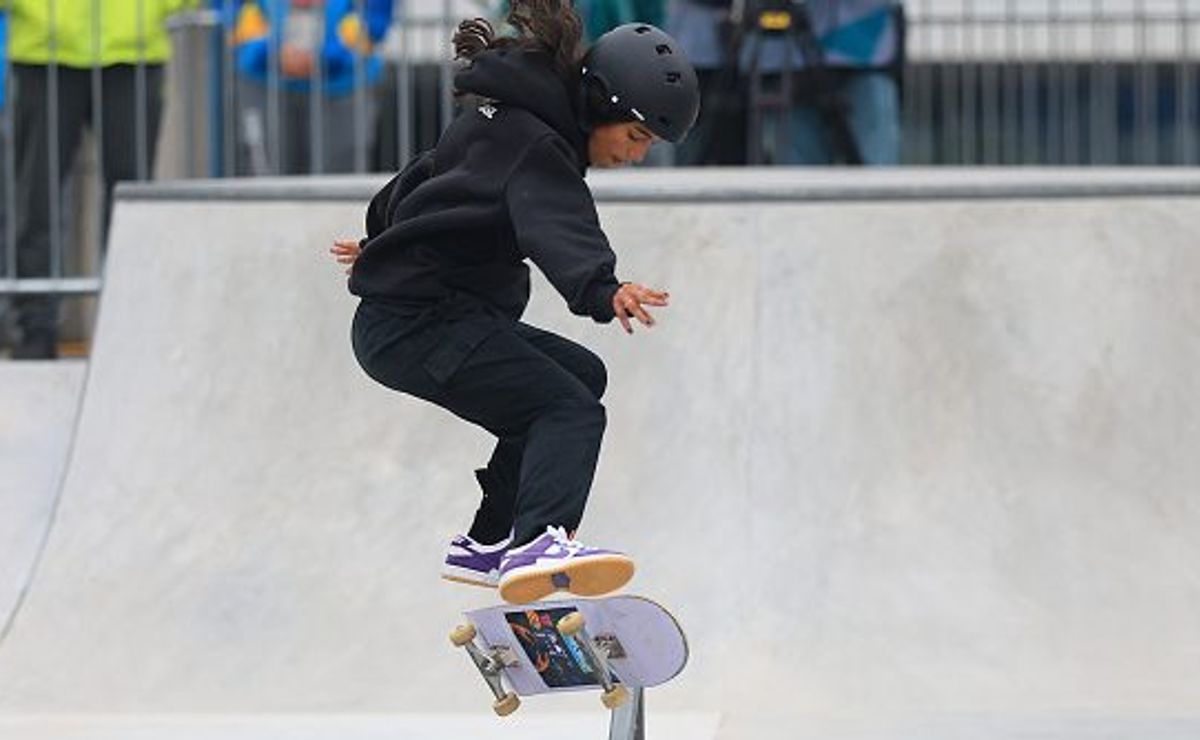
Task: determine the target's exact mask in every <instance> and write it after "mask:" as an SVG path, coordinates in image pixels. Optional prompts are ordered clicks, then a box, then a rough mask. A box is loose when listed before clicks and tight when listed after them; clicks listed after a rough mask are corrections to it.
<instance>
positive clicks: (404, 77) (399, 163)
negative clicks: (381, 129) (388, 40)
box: [396, 3, 413, 169]
mask: <svg viewBox="0 0 1200 740" xmlns="http://www.w3.org/2000/svg"><path fill="white" fill-rule="evenodd" d="M402 12H403V15H402V16H401V18H400V23H401V25H400V64H399V68H398V69H397V70H396V136H397V139H398V140H397V142H396V168H397V169H403V167H404V165H405V163H406V162H408V160H409V159H410V158H412V154H413V136H412V63H411V61H410V60H409V57H408V44H409V42H410V41H411V38H410V37H411V36H412V30H411V29H410V28H409V15H408V4H407V3H405V4H404V8H403V10H402Z"/></svg>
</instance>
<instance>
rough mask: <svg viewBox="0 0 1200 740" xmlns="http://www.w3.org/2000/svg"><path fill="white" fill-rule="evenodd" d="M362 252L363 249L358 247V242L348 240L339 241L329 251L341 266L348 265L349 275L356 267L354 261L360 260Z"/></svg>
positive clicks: (347, 271) (347, 272)
mask: <svg viewBox="0 0 1200 740" xmlns="http://www.w3.org/2000/svg"><path fill="white" fill-rule="evenodd" d="M360 252H362V248H361V247H359V246H358V242H355V241H350V240H348V239H338V240H337V241H335V242H334V243H333V247H331V248H330V250H329V253H330V254H332V255H333V256H334V259H336V260H337V261H338V264H339V265H347V267H346V274H347V275H349V274H350V269H351V267H353V266H354V260H356V259H358V255H359V253H360Z"/></svg>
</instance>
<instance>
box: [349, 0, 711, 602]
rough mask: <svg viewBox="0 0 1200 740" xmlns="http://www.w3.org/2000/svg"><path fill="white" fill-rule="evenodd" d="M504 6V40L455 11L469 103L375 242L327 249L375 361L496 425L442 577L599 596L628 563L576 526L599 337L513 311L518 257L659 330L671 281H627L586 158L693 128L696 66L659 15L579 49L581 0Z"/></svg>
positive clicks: (599, 416) (444, 402)
mask: <svg viewBox="0 0 1200 740" xmlns="http://www.w3.org/2000/svg"><path fill="white" fill-rule="evenodd" d="M508 20H509V23H510V24H511V25H512V26H513V28H514V29H516V32H517V35H516V36H515V37H512V38H497V37H496V36H495V35H494V33H493V30H492V28H491V26H490V25H489V24H487V22H485V21H482V20H479V19H476V20H473V21H464V22H463V23H461V24H460V25H459V28H458V32H457V33H456V34H455V37H454V45H455V52H456V55H457V57H459V58H462V59H465V60H467V62H468V64H467V66H466V67H465V68H464V69H462V71H460V72H459V73H458V74H457V75H456V77H455V88H456V90H457V91H458V93H459V94H460V95H465V96H470V100H471V103H470V105H469V107H468V108H467V109H466V110H465V111H464V112H463V113H462V114H461V115H460V116H459V117H458V118H457V119H456V120H455V121H454V122H453V123H452V124H451V125H450V126H449V128H448V129H447V130H446V132H445V133H444V134H443V135H442V138H441V140H440V141H439V142H438V145H437V147H436V148H435V149H433V150H431V151H428V152H425V153H424V154H422V155H420V156H419V157H417V158H416V159H415V160H413V161H412V162H410V163H409V164H408V166H406V167H405V168H404V170H403V171H402V172H401V173H400V174H399V175H397V176H396V177H395V178H393V179H392V180H391V182H389V183H388V184H387V185H386V186H384V188H383V189H382V190H381V191H379V193H378V194H377V195H376V196H375V197H374V198H373V199H372V201H371V204H370V206H369V207H368V209H367V238H366V239H364V240H363V241H362V242H361V243H354V242H338V243H336V244H335V246H334V248H333V252H334V254H335V255H337V257H338V260H339V261H340V262H342V263H344V264H349V265H351V267H350V270H349V272H350V291H351V292H352V293H354V294H355V295H357V296H360V297H361V298H362V301H361V303H360V305H359V307H358V311H357V313H356V315H355V318H354V325H353V332H352V335H353V344H354V353H355V356H356V357H357V358H358V362H359V364H360V365H361V366H362V368H363V369H364V370H365V371H366V372H367V374H368V375H370V376H371V377H372V378H374V379H375V380H377V381H378V382H380V383H382V384H383V385H385V386H387V387H389V388H392V389H395V390H398V391H401V392H404V393H408V394H411V395H413V396H416V397H418V398H422V399H424V400H426V401H429V402H431V403H434V404H437V405H438V406H441V407H442V408H444V409H446V410H448V411H450V412H452V413H454V414H456V415H457V416H459V417H461V418H463V419H465V420H467V421H469V422H472V423H474V424H477V425H479V426H481V427H483V428H484V429H486V430H488V431H489V432H491V433H492V434H494V435H495V436H496V438H497V440H498V441H497V444H496V448H495V451H494V452H493V454H492V457H491V459H490V460H489V462H488V463H487V467H485V468H483V469H482V470H479V471H477V473H476V477H477V479H478V481H479V484H480V486H481V488H482V489H483V503H482V504H481V505H480V507H479V510H478V511H477V513H476V514H475V520H474V523H473V524H472V525H471V528H470V530H469V531H468V532H467V533H466V534H465V535H461V536H459V537H456V538H455V539H454V541H453V542H452V543H451V544H450V550H449V553H448V554H447V557H446V563H445V568H444V571H443V575H444V576H445V577H446V578H450V579H452V580H458V581H465V582H468V583H475V584H480V585H490V586H496V585H499V588H500V595H501V597H502V598H503V599H504V600H506V601H509V602H513V603H524V602H529V601H534V600H537V599H540V598H542V597H544V596H546V595H548V594H550V593H552V592H554V591H556V590H567V591H570V592H571V593H575V594H579V595H584V596H594V595H599V594H603V593H607V592H609V591H613V590H615V589H618V588H620V587H621V586H622V585H624V584H625V583H626V582H627V581H628V580H629V579H630V578H631V577H632V575H633V568H634V566H633V561H632V560H631V559H630V558H629V557H628V556H627V555H624V554H622V553H619V552H616V551H614V550H608V549H603V548H599V547H591V546H588V545H584V544H582V543H581V542H578V541H576V540H574V539H572V536H573V533H574V531H575V529H576V528H577V527H578V526H579V523H580V520H581V518H582V516H583V510H584V505H585V503H586V501H587V497H588V492H589V489H590V488H591V484H592V477H593V474H594V472H595V468H596V460H597V457H598V455H599V452H600V442H601V438H602V436H603V434H604V426H605V413H604V407H603V406H602V405H601V403H600V398H601V396H602V395H603V394H604V388H605V384H606V373H605V368H604V363H603V362H601V360H600V358H598V357H597V356H596V355H594V354H593V353H592V352H590V351H588V350H587V349H585V348H583V347H581V346H579V345H577V344H575V343H573V342H571V341H568V340H567V339H564V338H562V337H560V336H557V335H555V334H552V333H550V332H547V331H543V330H541V329H537V328H534V327H532V326H529V325H528V324H524V323H521V321H520V318H521V314H522V313H523V312H524V310H525V306H526V303H527V302H528V299H529V268H528V266H527V264H526V260H529V261H532V262H533V263H534V264H535V265H537V267H538V268H539V269H540V270H541V271H542V272H543V273H544V274H545V275H546V277H547V278H548V279H549V280H550V282H551V284H553V286H554V287H555V289H557V290H558V292H559V293H561V294H562V296H563V297H564V298H565V299H566V302H567V306H568V307H569V308H570V310H571V311H572V312H573V313H576V314H579V315H581V316H590V317H591V318H592V319H594V320H595V321H598V322H601V323H604V322H609V321H611V320H612V319H613V318H616V319H617V321H618V322H620V324H621V325H622V326H623V327H624V329H625V331H626V332H629V333H632V331H633V321H637V322H640V323H642V324H643V325H645V326H652V325H653V324H654V320H653V318H652V317H651V316H650V314H649V312H648V311H647V307H648V306H656V307H661V306H666V305H667V301H668V295H667V293H665V292H661V291H658V290H653V289H651V288H647V287H644V286H642V285H638V284H636V283H622V282H620V281H618V279H617V277H616V274H615V266H616V257H615V255H614V254H613V252H612V250H611V249H610V248H609V245H608V240H607V239H606V238H605V235H604V232H603V231H602V230H601V229H600V223H599V221H598V219H597V216H596V209H595V205H594V203H593V201H592V195H591V192H590V190H589V189H588V186H587V183H586V182H585V181H584V174H585V172H586V170H587V168H588V167H619V166H621V165H624V164H628V163H630V162H638V161H641V160H642V158H643V157H645V155H646V152H647V150H648V149H649V147H650V145H651V144H652V143H654V142H655V141H657V140H660V139H664V140H667V141H673V142H677V141H679V140H681V139H682V138H683V136H684V135H685V134H686V133H687V131H688V129H689V128H691V126H692V124H693V123H694V122H695V119H696V114H697V112H698V109H699V104H700V99H699V92H698V87H697V84H696V75H695V72H694V71H693V69H692V67H691V64H690V63H689V62H688V60H687V58H686V57H685V56H684V54H683V52H682V51H681V50H680V49H679V47H678V45H677V44H676V43H675V41H674V40H673V39H671V37H669V36H668V35H667V34H665V33H663V32H662V31H660V30H659V29H657V28H654V27H653V26H648V25H645V24H631V25H626V26H622V27H620V28H617V29H615V30H613V31H610V32H609V33H607V34H605V35H604V36H602V37H601V38H599V39H598V40H597V41H596V43H595V44H593V45H592V47H591V48H590V49H589V50H588V51H587V53H586V54H581V51H582V50H581V48H580V21H579V18H578V16H576V15H575V12H574V10H573V9H572V8H571V6H570V0H514V1H513V3H512V12H511V14H510V16H509V19H508Z"/></svg>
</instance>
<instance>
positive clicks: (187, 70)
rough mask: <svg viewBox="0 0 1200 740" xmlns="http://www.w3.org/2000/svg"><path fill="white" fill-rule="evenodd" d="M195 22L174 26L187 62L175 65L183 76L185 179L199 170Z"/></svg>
mask: <svg viewBox="0 0 1200 740" xmlns="http://www.w3.org/2000/svg"><path fill="white" fill-rule="evenodd" d="M194 23H195V21H194V20H191V21H190V22H188V23H184V24H180V25H179V26H176V29H177V31H176V33H182V34H183V38H182V39H181V40H180V42H181V44H182V46H183V53H182V56H183V58H184V59H185V60H187V61H186V62H185V63H184V64H177V65H175V69H176V70H178V71H179V72H180V73H181V74H182V75H183V85H182V87H183V91H182V93H181V94H182V96H183V151H184V168H185V171H186V172H187V175H186V176H187V177H195V176H196V171H197V170H198V169H199V167H198V166H197V163H196V160H197V157H196V100H195V98H194V95H195V89H194V85H193V83H194V82H195V81H196V80H195V72H194V71H193V68H192V64H193V63H194V60H195V59H196V56H197V55H196V53H195V51H196V48H197V45H196V44H195V39H194V38H193V35H194V33H195V30H194V25H193V24H194Z"/></svg>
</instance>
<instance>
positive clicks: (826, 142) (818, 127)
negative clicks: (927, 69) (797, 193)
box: [667, 0, 903, 165]
mask: <svg viewBox="0 0 1200 740" xmlns="http://www.w3.org/2000/svg"><path fill="white" fill-rule="evenodd" d="M764 10H767V11H770V10H775V11H782V12H784V13H786V14H787V16H788V17H789V18H791V24H790V26H789V27H787V28H786V29H779V30H776V31H769V32H765V31H763V30H762V29H761V28H760V27H759V23H758V20H759V17H760V12H761V11H764ZM667 30H668V32H669V33H671V34H672V35H674V36H675V37H676V38H677V39H679V42H680V44H681V45H682V46H683V47H684V50H685V51H686V52H687V53H688V56H689V58H690V59H691V60H692V63H693V64H695V65H696V68H697V71H698V72H699V74H700V84H701V90H702V94H703V100H704V103H703V105H702V107H701V111H700V121H699V122H698V123H697V124H696V129H695V130H694V131H693V133H692V135H691V136H690V137H689V138H688V140H687V141H685V142H684V143H683V145H682V146H680V147H679V149H678V151H677V152H676V162H677V163H679V164H741V163H744V162H746V161H747V160H748V159H753V158H754V157H753V156H751V155H752V152H748V151H747V146H746V142H747V141H748V140H749V137H750V136H753V141H754V144H755V146H754V147H750V148H751V149H757V148H758V146H760V145H761V146H762V147H763V148H764V149H765V153H764V156H765V158H766V159H768V160H769V161H772V162H775V163H779V164H810V165H824V164H833V163H836V162H851V163H857V162H862V163H865V164H872V165H887V164H896V163H897V162H898V161H899V159H900V102H899V99H900V90H899V69H900V65H901V64H902V63H903V59H902V50H903V15H902V6H901V4H900V3H899V2H898V0H807V1H805V0H734V1H733V2H731V0H674V1H673V3H672V5H671V10H670V14H669V20H668V26H667ZM734 60H737V64H735V63H734ZM785 72H789V73H790V80H791V92H792V96H791V100H792V103H791V105H790V106H788V109H787V111H786V114H784V115H779V114H778V112H775V113H774V114H772V113H771V112H770V111H769V110H768V106H767V105H765V102H766V101H765V100H764V99H763V98H762V97H761V96H757V97H756V96H755V95H754V94H753V92H752V91H753V90H754V89H755V87H756V86H755V84H754V83H755V81H756V80H757V81H759V82H761V83H762V85H763V87H764V89H766V90H767V91H774V92H781V91H782V87H783V84H782V83H783V80H782V77H783V74H784V73H785ZM756 111H759V112H762V113H764V121H763V124H762V125H761V127H760V128H759V130H757V131H753V132H751V131H749V126H750V124H751V122H753V121H754V120H755V115H754V113H755V112H756ZM781 126H782V130H780V127H781ZM779 141H782V145H780V144H779V143H778V142H779Z"/></svg>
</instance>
